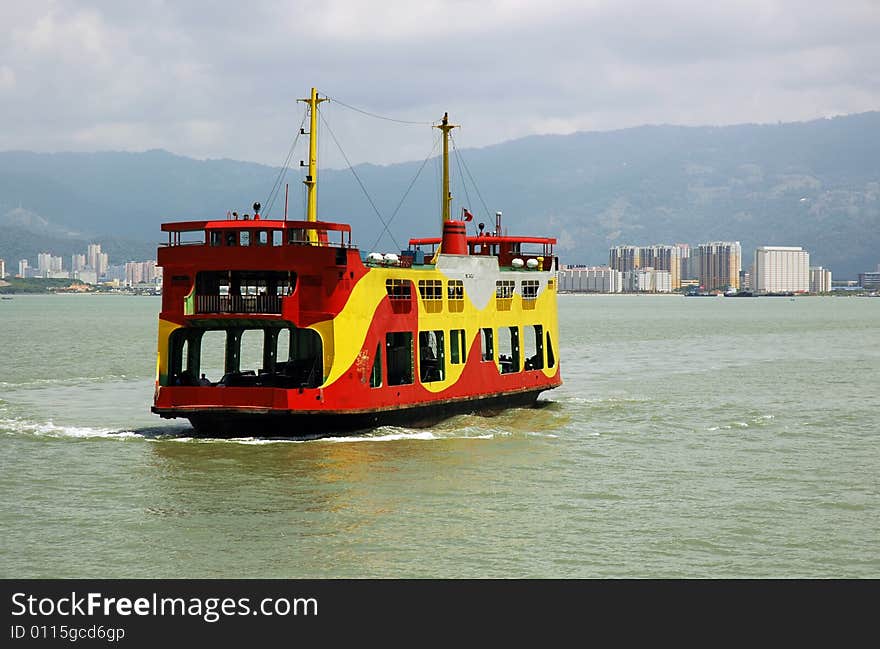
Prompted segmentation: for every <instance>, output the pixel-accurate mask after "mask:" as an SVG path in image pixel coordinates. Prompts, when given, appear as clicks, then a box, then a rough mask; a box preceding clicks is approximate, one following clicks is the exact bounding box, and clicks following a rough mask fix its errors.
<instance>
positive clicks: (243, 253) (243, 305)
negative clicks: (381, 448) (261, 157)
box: [152, 88, 562, 437]
mask: <svg viewBox="0 0 880 649" xmlns="http://www.w3.org/2000/svg"><path fill="white" fill-rule="evenodd" d="M325 100H326V98H324V97H319V95H318V93H317V91H316V90H315V89H314V88H313V89H312V91H311V95H310V97H309V98H308V99H304V100H301V101H304V102H306V103H307V111H308V112H307V115H308V117H309V118H310V129H309V133H308V135H309V162H308V172H307V175H306V177H305V180H304V181H303V182H304V184H305V186H306V199H307V200H306V215H305V216H306V218H305V219H304V220H297V221H294V220H287V219H286V208H285V219H284V220H281V219H268V218H264V217H262V216H261V215H260V214H259V210H260V207H261V206H260V204H259V203H255V204H254V206H253V207H254V214H253V215H252V216H250V215H241V216H238V215H232V216H227V217H226V218H219V219H217V220H208V221H184V222H173V223H164V224H162V226H161V227H162V231H163V232H166V233H167V235H168V240H167V242H166V243H163V244H162V245H160V247H159V250H158V264H159V265H160V266H162V267H163V277H164V286H163V291H162V307H161V308H162V310H161V313H160V314H159V331H158V355H157V372H156V374H157V376H156V387H155V394H154V402H153V406H152V411H153V412H154V413H156V414H158V415H160V416H161V417H163V418H175V417H181V418H186V419H188V420H189V421H190V422H191V424H192V426H193V427H194V429H195V430H196V432H197V433H199V434H208V435H226V436H228V435H239V434H256V435H264V436H266V435H280V436H289V437H295V436H300V435H315V434H330V433H333V434H335V433H338V432H355V431H361V430H366V429H370V428H373V427H376V426H381V425H402V426H408V427H420V426H429V425H433V424H435V423H437V422H439V421H441V420H443V419H445V418H447V417H450V416H453V415H456V414H462V413H479V414H494V413H497V412H498V411H500V410H502V409H505V408H509V407H528V406H533V405H534V404H535V402H536V399H537V397H538V395H539V394H540V393H541V392H543V391H545V390H550V389H552V388H555V387H557V386H559V385H561V383H562V379H561V375H560V367H559V366H560V361H559V355H558V350H559V346H558V341H559V333H558V324H557V308H556V291H557V282H556V270H557V268H558V260H557V257H556V256H555V255H554V245H555V244H556V240H555V239H553V238H546V237H528V236H510V235H507V234H506V233H504V232H503V230H502V227H501V213H500V212H498V213H497V214H496V223H495V227H494V230H487V229H486V227H485V225H484V224H483V223H480V224H479V230H478V231H476V228H474V230H475V231H474V232H472V233H471V234H468V232H467V228H468V225H469V223H470V221H469V220H467V217H469V216H470V214H469V212H468V213H467V214H464V213H463V214H462V217H461V218H459V219H454V218H452V215H451V214H450V212H451V202H452V194H451V193H450V190H449V186H450V182H449V139H450V131H451V129H453V128H455V126H456V125H454V124H451V123H450V122H449V119H448V116H447V115H444V117H443V119H442V121H441V122H440V123H439V124H435V125H434V127H435V128H438V129H440V131H441V140H442V175H443V178H442V183H443V184H442V191H443V193H442V196H443V197H445V200H443V199H441V201H440V202H441V206H440V210H439V211H440V214H441V215H442V222H441V227H442V229H441V232H440V236H439V237H435V238H413V239H410V241H409V246H408V249H407V250H403V251H399V252H393V253H378V252H372V253H370V254H362V253H361V251H360V250H359V249H358V248H357V247H356V246H355V245H354V244H353V243H352V239H351V227H350V226H349V225H348V224H346V223H339V222H333V221H329V220H322V219H319V218H318V214H317V171H318V169H317V115H318V106H319V104H320V103H321V102H322V101H325ZM302 132H303V133H305V131H304V130H302ZM465 211H466V210H463V212H465ZM243 338H248V339H249V340H250V341H251V342H254V341H256V342H258V343H259V346H260V349H261V354H256V353H254V354H251V358H250V359H249V360H248V359H244V358H243V354H242V340H243ZM208 339H210V340H213V342H214V345H215V347H216V346H219V351H217V350H214V352H213V353H214V354H215V355H216V356H219V357H220V358H222V365H223V372H222V374H223V375H222V377H220V376H214V377H211V376H206V375H205V367H206V366H207V363H206V360H205V359H206V352H205V350H204V349H203V346H204V344H205V341H206V340H208ZM218 343H219V345H218ZM220 362H221V361H216V363H217V364H218V365H219V363H220Z"/></svg>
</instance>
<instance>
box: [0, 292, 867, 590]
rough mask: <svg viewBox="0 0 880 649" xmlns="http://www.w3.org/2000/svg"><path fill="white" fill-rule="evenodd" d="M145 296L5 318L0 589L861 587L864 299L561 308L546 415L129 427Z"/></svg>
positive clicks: (42, 300) (149, 331) (151, 351)
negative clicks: (211, 429)
mask: <svg viewBox="0 0 880 649" xmlns="http://www.w3.org/2000/svg"><path fill="white" fill-rule="evenodd" d="M159 305H160V301H159V299H157V298H148V297H121V296H97V295H82V296H52V297H42V296H40V297H38V296H16V297H15V298H14V299H13V300H4V301H2V302H0V331H2V336H3V338H2V345H3V352H2V362H0V444H2V454H0V529H2V530H3V536H2V539H3V541H2V546H0V577H7V578H10V577H14V578H25V577H87V578H95V577H163V578H165V577H285V578H286V577H290V578H300V577H301V578H305V577H318V578H339V577H500V578H505V577H559V578H607V577H655V578H679V577H696V578H728V577H756V578H764V577H784V578H787V577H817V578H826V577H856V578H859V577H871V578H877V577H880V444H878V439H880V407H878V406H880V397H878V386H880V299H872V298H855V297H852V298H835V297H805V298H797V299H794V300H790V299H788V298H756V299H727V298H683V297H652V296H590V297H586V296H573V295H572V296H567V295H563V296H560V305H559V310H560V345H559V346H560V351H559V357H560V359H561V363H562V373H563V379H564V380H565V384H564V386H563V387H561V388H559V389H557V390H553V391H551V392H547V393H544V395H543V396H542V397H541V407H539V408H535V409H529V410H511V411H508V412H506V413H503V414H501V415H499V416H496V417H493V418H483V417H477V416H464V417H456V418H454V419H451V420H448V421H446V422H444V423H443V424H441V425H438V426H436V427H434V428H430V429H407V428H381V429H377V430H375V431H373V432H370V433H367V434H364V435H359V436H356V437H330V438H326V439H319V440H312V441H292V440H281V441H273V440H265V439H255V438H250V437H248V438H241V439H234V440H211V439H193V438H192V437H191V436H190V430H189V427H188V424H186V423H183V424H181V423H175V422H167V421H164V420H161V419H159V418H157V417H155V416H154V415H152V414H150V412H149V405H150V401H151V399H152V392H153V380H154V374H155V344H156V323H157V312H158V309H159Z"/></svg>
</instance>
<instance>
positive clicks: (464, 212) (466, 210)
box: [461, 207, 474, 221]
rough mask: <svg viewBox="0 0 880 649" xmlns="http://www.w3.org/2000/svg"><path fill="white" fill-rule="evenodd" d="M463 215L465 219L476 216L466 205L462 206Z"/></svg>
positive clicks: (468, 219)
mask: <svg viewBox="0 0 880 649" xmlns="http://www.w3.org/2000/svg"><path fill="white" fill-rule="evenodd" d="M461 217H462V218H463V219H464V220H465V221H470V220H472V219H473V218H474V215H473V214H471V213H470V212H469V211H468V209H467V208H466V207H462V208H461Z"/></svg>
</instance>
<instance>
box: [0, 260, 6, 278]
mask: <svg viewBox="0 0 880 649" xmlns="http://www.w3.org/2000/svg"><path fill="white" fill-rule="evenodd" d="M5 278H6V260H5V259H0V279H5Z"/></svg>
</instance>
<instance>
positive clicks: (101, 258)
mask: <svg viewBox="0 0 880 649" xmlns="http://www.w3.org/2000/svg"><path fill="white" fill-rule="evenodd" d="M86 262H87V264H88V266H89V267H91V269H92V270H94V271H95V274H96V275H97V276H98V277H100V276H101V275H103V274H104V273H106V272H107V267H108V266H109V265H110V256H109V255H108V254H107V253H106V252H101V244H100V243H90V244H89V247H88V251H87V252H86Z"/></svg>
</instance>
